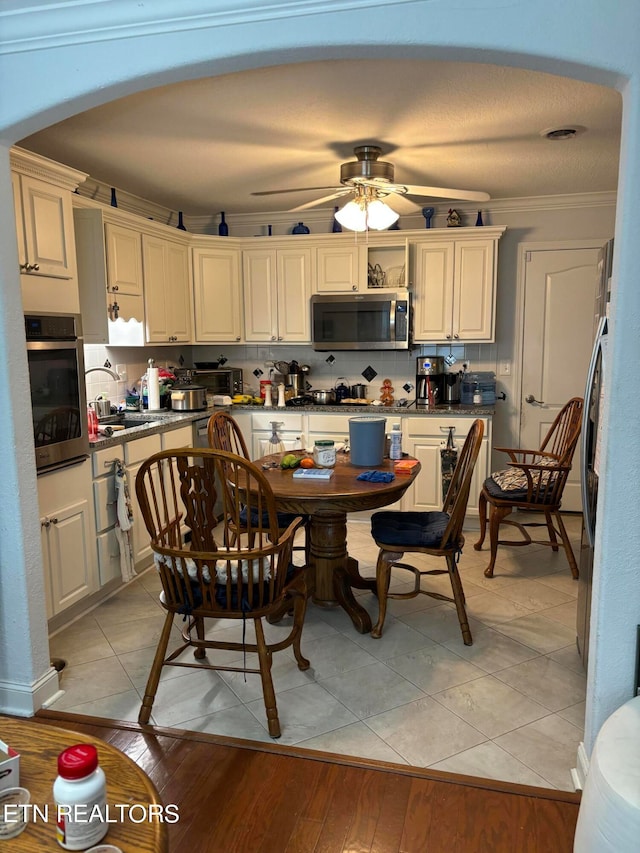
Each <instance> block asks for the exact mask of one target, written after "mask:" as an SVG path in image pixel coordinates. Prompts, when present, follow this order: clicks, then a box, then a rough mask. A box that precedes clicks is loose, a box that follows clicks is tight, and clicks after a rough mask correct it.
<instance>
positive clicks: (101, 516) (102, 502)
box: [93, 475, 117, 533]
mask: <svg viewBox="0 0 640 853" xmlns="http://www.w3.org/2000/svg"><path fill="white" fill-rule="evenodd" d="M93 505H94V507H95V514H96V530H97V531H98V533H100V531H102V530H107V528H109V527H113V525H114V524H115V523H116V518H117V514H116V478H115V476H114V475H111V476H107V477H101V478H100V479H99V480H94V482H93Z"/></svg>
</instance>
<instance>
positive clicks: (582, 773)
mask: <svg viewBox="0 0 640 853" xmlns="http://www.w3.org/2000/svg"><path fill="white" fill-rule="evenodd" d="M576 760H577V764H576V767H574V768H573V769H572V770H571V778H572V779H573V785H574V787H575V789H576V791H582V790H584V784H585V782H586V781H587V776H588V775H589V756H588V755H587V750H586V749H585V748H584V743H583V742H582V741H580V743H579V744H578V755H577V759H576Z"/></svg>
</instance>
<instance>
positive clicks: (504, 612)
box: [466, 584, 531, 625]
mask: <svg viewBox="0 0 640 853" xmlns="http://www.w3.org/2000/svg"><path fill="white" fill-rule="evenodd" d="M514 586H517V584H514ZM504 592H505V593H506V592H508V590H507V589H505V590H504ZM466 608H467V615H469V616H473V618H474V619H477V620H478V622H481V623H482V624H483V625H498V624H500V623H501V622H510V621H511V620H512V619H517V618H518V617H519V616H526V615H527V613H531V608H529V607H527V606H526V605H524V604H521V603H520V602H518V601H514V600H512V599H510V598H505V597H504V596H502V595H498V594H496V593H491V592H483V593H482V595H475V596H474V597H473V598H470V599H469V600H468V601H467V604H466Z"/></svg>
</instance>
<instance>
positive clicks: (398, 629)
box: [348, 608, 459, 661]
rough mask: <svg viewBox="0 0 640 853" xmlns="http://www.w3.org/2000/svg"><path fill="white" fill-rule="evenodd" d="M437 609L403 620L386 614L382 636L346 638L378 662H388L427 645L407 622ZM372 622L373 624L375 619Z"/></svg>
mask: <svg viewBox="0 0 640 853" xmlns="http://www.w3.org/2000/svg"><path fill="white" fill-rule="evenodd" d="M438 609H439V608H430V609H429V610H425V611H421V612H420V613H412V614H409V616H407V617H406V618H403V619H395V618H394V617H392V616H389V615H388V614H387V618H386V620H385V623H384V628H383V631H382V636H381V637H380V638H379V639H377V640H376V639H374V638H373V637H372V636H371V634H358V633H357V632H356V631H354V632H353V635H351V634H349V635H348V636H349V638H350V639H351V640H353V642H354V643H357V644H358V645H359V646H360V647H361V648H363V649H364V650H365V651H367V652H369V654H370V655H373V657H375V658H377V659H378V660H383V661H384V660H389V659H390V658H395V657H398V655H404V654H407V653H408V652H414V651H416V650H417V649H421V648H423V647H424V646H428V645H429V641H428V639H427V638H425V635H424V633H422V632H420V631H416V630H415V629H414V628H413V627H412V626H411V625H409V624H408V620H410V619H414V618H415V617H418V616H422V615H423V614H426V613H434V612H435V611H437V610H438ZM373 621H374V622H375V619H374V620H373ZM458 630H459V628H458Z"/></svg>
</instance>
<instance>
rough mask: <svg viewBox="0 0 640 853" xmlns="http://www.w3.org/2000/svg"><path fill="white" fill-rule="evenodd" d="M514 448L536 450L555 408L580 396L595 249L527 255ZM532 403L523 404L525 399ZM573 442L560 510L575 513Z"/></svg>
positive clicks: (590, 327) (576, 490)
mask: <svg viewBox="0 0 640 853" xmlns="http://www.w3.org/2000/svg"><path fill="white" fill-rule="evenodd" d="M527 256H528V258H527V264H526V271H525V303H524V338H523V354H522V356H523V357H522V400H521V406H520V411H521V416H520V445H519V446H520V447H526V448H537V447H539V446H540V444H541V443H542V439H543V438H544V436H545V435H546V433H547V431H548V429H549V427H550V426H551V424H552V423H553V420H554V418H555V417H556V415H557V414H558V411H559V410H560V409H561V408H562V406H563V405H564V404H565V403H566V402H567V401H568V400H569V399H571V397H583V396H584V390H585V382H586V376H587V369H588V367H589V357H590V355H591V349H592V346H593V312H594V304H595V297H596V287H597V262H598V249H595V248H594V249H554V250H551V251H547V250H540V251H531V252H528V253H527ZM531 398H533V400H534V401H535V402H528V399H529V400H531ZM579 453H580V450H579V445H578V450H577V451H576V455H575V456H574V460H573V470H572V472H571V475H570V477H569V480H568V482H567V485H566V486H565V490H564V495H563V499H562V508H563V510H567V511H570V512H580V511H581V510H582V503H581V498H580V473H579V472H580V465H579Z"/></svg>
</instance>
